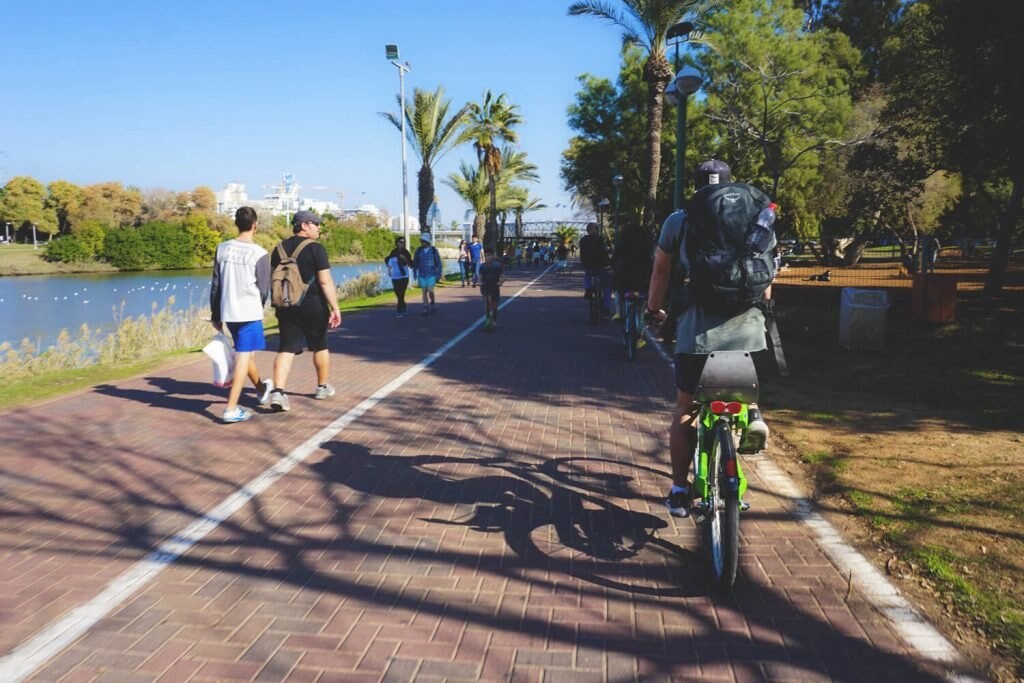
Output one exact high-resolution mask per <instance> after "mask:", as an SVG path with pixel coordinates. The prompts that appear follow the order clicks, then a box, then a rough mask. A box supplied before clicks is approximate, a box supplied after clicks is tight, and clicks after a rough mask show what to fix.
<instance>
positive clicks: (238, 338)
mask: <svg viewBox="0 0 1024 683" xmlns="http://www.w3.org/2000/svg"><path fill="white" fill-rule="evenodd" d="M227 326H228V330H229V331H230V332H231V339H233V340H234V342H235V351H238V352H239V353H245V352H247V351H262V350H263V349H265V348H267V340H266V338H265V337H264V336H263V321H262V320H253V321H252V322H247V323H227Z"/></svg>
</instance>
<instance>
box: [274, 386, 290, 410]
mask: <svg viewBox="0 0 1024 683" xmlns="http://www.w3.org/2000/svg"><path fill="white" fill-rule="evenodd" d="M270 409H271V410H273V411H274V412H275V413H286V412H288V411H289V410H290V409H291V406H290V405H289V404H288V395H287V394H285V393H284V392H283V391H281V390H280V389H274V391H273V392H271V394H270Z"/></svg>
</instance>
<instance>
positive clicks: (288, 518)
mask: <svg viewBox="0 0 1024 683" xmlns="http://www.w3.org/2000/svg"><path fill="white" fill-rule="evenodd" d="M539 272H540V271H539V270H537V271H530V270H523V271H519V272H518V273H515V274H514V277H512V278H510V280H509V282H508V283H506V286H505V288H504V293H505V294H506V296H507V295H510V294H512V293H514V292H515V291H517V290H518V289H519V286H520V285H521V284H523V283H525V282H527V281H528V280H529V279H530V278H533V277H535V276H536V275H537V274H538V273H539ZM579 286H580V278H579V275H578V273H569V274H565V275H547V276H545V277H544V278H543V279H541V280H540V282H538V283H537V284H536V285H534V286H533V287H531V288H530V289H529V290H528V291H526V292H525V293H524V294H523V295H522V296H521V297H520V298H519V299H517V300H516V301H514V302H512V303H511V305H509V306H508V307H507V308H506V309H505V310H504V312H503V313H502V319H501V327H500V329H498V330H497V331H495V332H494V333H492V334H487V333H485V332H483V331H480V330H477V331H474V332H472V333H471V334H470V335H469V336H468V337H466V338H465V339H464V340H462V341H461V342H460V343H458V344H457V345H456V346H454V347H453V348H452V349H451V350H450V351H448V352H447V353H446V354H445V355H444V356H442V357H440V358H439V359H437V360H436V362H434V363H433V364H432V365H431V366H430V367H429V368H428V369H427V370H426V371H424V372H422V373H420V374H418V375H416V376H415V377H413V378H412V379H411V380H410V381H408V383H406V384H404V385H403V386H401V387H400V388H398V389H397V390H396V391H394V393H392V394H391V395H390V396H388V397H387V398H386V399H385V400H384V401H382V402H381V403H379V404H378V405H376V406H375V407H372V408H371V409H370V410H368V411H366V412H365V413H364V414H362V415H361V416H360V417H358V419H356V420H355V421H354V422H352V423H351V424H349V425H348V426H347V427H345V429H344V430H343V431H341V432H340V433H338V434H337V435H336V436H333V437H332V438H328V439H326V440H325V441H323V443H314V444H312V448H313V452H312V453H311V454H310V456H309V457H308V458H307V459H306V460H305V461H303V462H301V463H300V464H299V465H298V466H296V467H295V468H294V469H293V470H291V471H290V472H289V473H288V474H287V475H285V476H283V477H282V478H281V479H280V480H278V481H277V482H276V483H274V484H273V486H271V487H270V488H269V489H268V490H267V491H266V492H264V493H262V494H261V495H259V496H257V497H255V498H254V499H253V500H251V501H250V502H248V503H247V504H246V505H245V506H244V507H243V508H242V509H241V510H240V511H239V512H238V513H237V514H234V515H233V516H231V517H230V518H229V519H228V520H226V521H225V522H224V523H223V524H222V525H221V526H219V527H218V528H217V529H216V530H215V531H213V532H212V533H211V534H210V535H208V536H206V537H205V538H204V539H202V540H201V541H199V542H198V543H196V545H195V546H194V547H192V548H191V549H190V550H188V551H187V552H186V553H185V554H184V555H183V556H182V557H180V558H178V559H177V561H176V562H174V563H172V564H170V565H169V566H167V567H166V568H165V569H164V571H162V572H161V573H159V574H158V575H157V576H156V578H154V579H153V580H152V581H151V582H149V583H148V584H146V585H145V586H143V587H142V588H141V589H140V590H138V591H137V592H135V593H133V594H131V596H130V597H129V598H128V599H127V600H125V601H124V602H123V603H121V604H120V605H118V606H117V607H115V608H114V609H113V610H112V611H111V612H110V613H109V614H108V615H107V616H105V617H104V618H102V619H100V620H99V621H98V623H96V624H95V625H93V626H92V627H91V628H90V629H89V630H88V631H87V632H86V633H85V634H84V635H83V636H82V637H80V638H78V639H77V640H74V641H73V642H71V643H69V644H68V646H67V647H64V648H63V649H62V650H60V651H59V652H58V653H57V654H55V656H53V657H52V658H51V659H49V661H48V662H46V663H45V664H44V665H43V666H42V667H41V668H38V669H37V670H36V671H35V674H34V675H33V676H32V677H31V679H30V680H36V681H94V680H95V681H155V680H159V681H189V680H194V681H233V680H246V681H247V680H259V681H283V680H287V681H323V682H326V681H362V680H366V681H378V680H388V681H406V680H424V681H426V680H496V681H504V680H515V681H540V680H543V681H576V680H580V681H590V680H594V681H632V680H644V681H648V680H652V681H653V680H668V679H673V680H698V679H699V680H740V681H748V680H773V681H774V680H794V681H809V680H842V681H879V680H889V681H907V680H937V679H936V678H935V677H934V676H933V675H930V674H927V673H925V670H924V669H923V668H922V667H921V666H920V665H919V664H917V663H915V661H914V658H913V657H912V656H911V654H910V653H909V652H908V650H907V649H906V646H905V645H904V644H903V643H902V642H901V641H900V640H899V638H897V637H896V635H895V634H894V631H893V630H892V628H891V627H890V626H889V625H887V623H886V622H885V620H884V619H882V617H881V616H880V615H879V613H878V612H876V611H875V610H874V609H873V608H872V607H870V606H869V605H868V604H867V603H866V601H865V600H864V598H863V597H862V596H861V595H860V594H859V592H858V591H856V590H853V591H852V592H850V591H849V590H848V584H847V579H846V577H844V576H843V575H842V574H841V573H840V572H839V571H838V570H837V569H836V568H835V567H834V566H833V565H832V563H831V562H830V561H829V560H828V559H827V558H826V557H825V555H823V553H822V552H821V551H820V550H819V548H818V547H817V545H816V544H815V543H814V541H813V539H812V536H811V534H810V532H809V531H808V530H807V528H806V527H805V526H804V525H802V524H798V523H797V522H795V521H794V519H793V518H792V516H791V515H790V513H789V508H790V507H791V501H789V500H787V499H785V498H782V497H780V496H775V495H772V493H771V492H770V491H766V490H765V489H764V486H763V484H762V481H761V479H760V477H759V474H758V471H759V464H758V463H759V460H758V459H757V458H752V459H749V460H748V461H747V467H748V470H749V471H750V476H751V491H752V493H751V495H750V497H749V499H750V501H751V502H752V503H753V506H754V507H753V509H752V510H751V511H750V512H749V513H747V514H746V515H745V516H744V518H743V521H742V533H743V539H742V558H741V573H742V577H741V580H740V582H739V586H738V588H737V591H736V594H735V596H734V597H732V598H728V599H726V598H722V597H717V596H714V595H712V594H711V593H709V590H708V585H707V582H706V580H705V562H704V558H703V556H702V554H701V549H700V544H699V539H698V536H697V534H696V531H695V528H694V526H693V523H692V522H691V521H690V520H674V519H671V518H669V517H667V516H666V515H665V514H663V507H662V498H661V496H662V495H663V493H664V491H665V489H666V487H667V486H668V484H669V479H668V477H667V462H666V460H667V458H666V430H665V425H664V423H665V415H666V414H667V411H668V410H669V407H670V401H671V398H672V396H673V391H674V390H673V387H672V384H671V378H670V373H669V370H668V368H667V366H666V365H665V363H664V361H663V360H662V359H661V358H660V357H658V356H657V354H655V353H654V351H653V350H651V349H645V350H642V351H641V352H640V354H639V356H640V357H639V359H638V360H637V361H636V362H635V363H629V362H627V361H626V360H625V355H624V352H623V351H622V349H621V347H620V346H619V345H618V337H617V335H616V334H615V328H614V326H613V325H612V324H610V323H607V324H604V325H602V326H599V327H592V326H590V325H588V324H587V323H586V322H585V318H586V311H585V309H584V307H583V305H582V301H581V300H580V299H579V297H578V288H579ZM417 294H418V291H415V290H414V291H413V292H412V295H413V296H414V297H415V295H417ZM439 301H440V305H439V308H440V312H439V313H438V314H437V315H436V316H433V317H430V318H421V317H420V316H419V315H415V314H417V313H418V312H419V306H418V305H413V306H411V307H410V312H412V313H414V315H412V316H410V317H409V318H406V319H404V320H396V319H395V318H394V316H393V312H392V311H390V310H376V311H370V312H366V313H363V314H360V315H354V316H350V317H348V318H347V319H346V321H345V325H344V326H343V327H342V328H341V329H340V330H339V331H338V332H337V333H332V335H331V348H332V350H333V351H334V352H336V355H335V356H334V366H333V370H332V375H333V378H334V381H335V384H336V386H337V387H338V390H339V391H338V394H337V395H336V396H335V397H334V398H333V399H332V400H330V401H322V402H320V401H314V400H312V397H311V393H312V385H313V380H312V372H311V365H312V364H311V362H310V358H309V356H308V355H304V356H300V357H299V358H297V359H296V363H295V366H294V370H293V373H292V379H291V386H290V387H289V388H290V389H291V390H292V391H293V392H298V394H299V395H295V396H293V397H292V411H291V412H290V413H287V414H271V413H265V412H260V414H258V415H257V417H256V418H255V419H254V420H252V421H250V422H248V423H244V424H238V425H222V424H220V423H219V422H218V421H217V417H218V416H219V414H220V411H221V410H222V408H223V401H224V396H223V392H221V391H219V390H216V389H214V388H213V387H212V386H211V385H210V384H209V377H208V375H209V368H208V364H207V363H206V362H204V361H203V360H196V361H195V362H194V363H190V364H187V365H184V366H181V367H178V368H175V369H174V370H173V371H170V372H166V373H163V374H162V375H161V376H151V377H140V378H137V379H134V380H131V381H125V382H118V383H117V384H113V385H106V386H99V387H95V388H94V389H92V390H90V391H87V392H84V393H80V394H76V395H74V396H69V397H66V398H63V399H60V400H56V401H52V402H49V403H46V404H45V405H41V406H38V407H34V408H30V409H24V410H14V411H9V412H7V413H5V414H3V415H2V416H0V417H2V425H3V434H4V437H5V438H4V440H3V443H2V444H0V654H3V653H9V652H12V651H15V652H20V651H18V650H16V648H17V647H18V646H19V644H21V643H24V642H25V641H27V640H28V639H29V638H30V637H32V636H33V634H36V633H37V632H39V631H40V630H41V629H43V628H44V627H46V626H47V625H48V624H51V623H52V622H54V621H55V620H57V619H58V618H60V617H61V616H62V615H64V614H65V613H67V612H68V610H70V609H72V608H74V607H76V606H79V605H82V604H83V603H85V602H87V601H89V600H90V599H92V598H94V597H95V596H96V595H97V594H99V593H100V592H101V591H102V590H103V588H104V586H106V585H107V583H108V582H110V581H111V580H113V579H115V578H116V577H118V576H119V575H120V574H121V573H122V572H125V571H126V570H128V569H130V568H131V567H133V565H135V564H136V563H137V562H138V561H139V560H140V559H142V558H144V557H145V556H146V555H147V554H148V553H150V552H151V551H153V550H154V549H155V548H157V547H158V546H159V545H160V544H161V543H162V542H163V541H165V540H166V538H167V537H168V536H169V535H171V534H173V533H175V532H177V531H179V530H181V529H182V528H183V527H185V526H187V525H188V524H189V523H191V522H192V521H194V520H195V518H196V517H201V516H202V515H203V514H204V513H205V512H206V511H208V510H210V509H211V508H212V507H214V506H215V505H217V504H218V503H219V502H220V501H221V500H223V499H224V498H225V497H226V496H228V495H230V494H231V493H232V492H233V491H235V490H236V489H237V488H238V487H240V486H242V485H244V484H245V483H246V482H248V481H250V480H251V479H253V478H254V477H256V476H257V475H259V474H260V473H261V472H263V471H264V470H266V469H267V468H268V467H270V466H272V465H273V464H274V463H276V462H278V461H279V460H280V459H281V458H282V457H284V456H286V455H287V454H289V453H290V452H292V451H293V450H294V449H296V448H297V447H298V446H300V445H301V444H303V442H306V441H307V440H308V439H309V438H310V437H311V436H313V435H315V434H316V433H317V432H318V431H319V430H321V429H323V428H324V427H325V426H326V425H329V424H330V423H331V422H332V421H334V420H336V419H337V418H338V417H339V416H340V415H342V414H344V413H345V412H346V411H349V410H350V409H352V408H353V407H354V406H357V405H358V404H359V403H360V402H361V401H363V400H364V399H366V398H367V397H369V396H371V395H372V394H373V393H374V392H375V391H377V390H378V389H380V388H381V387H382V386H384V385H385V384H387V383H388V382H390V381H391V380H393V379H395V378H396V377H398V376H399V375H400V374H401V373H402V372H403V371H404V370H405V369H407V368H408V367H409V366H411V365H413V364H415V363H417V362H419V361H420V360H422V359H423V358H424V357H425V356H427V355H428V354H430V353H431V352H433V351H435V350H436V349H438V348H439V347H440V346H441V345H442V344H443V343H444V342H446V341H447V340H449V339H451V338H452V337H454V336H455V335H456V334H458V333H459V332H460V331H462V330H464V329H465V328H466V327H467V326H468V325H469V324H470V323H471V322H472V321H473V320H474V319H475V318H476V317H477V316H478V315H479V313H480V310H481V303H480V301H479V296H478V295H477V293H476V292H475V291H474V290H470V289H469V288H466V289H462V288H460V287H458V286H455V287H448V288H445V289H443V290H441V291H440V294H439ZM271 361H272V355H271V354H269V353H263V354H259V358H258V362H259V364H260V366H261V368H262V369H263V370H264V372H265V373H269V370H270V365H271ZM246 401H248V403H249V404H250V405H251V404H252V403H253V401H254V399H253V397H252V394H251V391H249V392H248V393H247V394H246V395H245V396H244V397H243V404H244V403H245V402H246Z"/></svg>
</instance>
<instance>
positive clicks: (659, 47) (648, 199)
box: [569, 0, 706, 231]
mask: <svg viewBox="0 0 1024 683" xmlns="http://www.w3.org/2000/svg"><path fill="white" fill-rule="evenodd" d="M705 1H706V0H705ZM620 2H621V4H622V5H623V9H622V11H620V10H619V9H617V8H616V7H614V6H612V5H611V4H609V3H608V2H602V1H601V0H584V1H582V2H574V3H573V4H572V5H570V6H569V15H570V16H582V15H588V16H592V17H597V18H599V19H604V20H605V21H610V22H611V23H612V24H614V25H615V26H617V27H618V28H620V29H622V43H623V45H639V46H641V47H642V48H643V49H644V50H645V51H646V52H647V61H646V62H645V63H644V82H646V83H647V155H648V161H649V165H648V167H647V193H646V195H645V196H644V211H643V219H642V220H643V223H644V225H645V226H647V227H648V228H649V229H650V230H652V231H653V230H654V229H655V227H656V218H657V217H656V216H655V215H654V212H655V202H656V201H657V199H658V173H659V172H660V170H661V119H662V108H663V104H662V96H663V94H664V92H665V86H666V85H668V82H669V81H671V80H672V77H673V76H674V73H673V71H672V65H671V64H670V63H669V61H668V58H667V57H666V56H665V39H666V34H667V32H668V30H669V28H671V27H672V26H673V25H675V24H677V23H678V22H679V21H681V20H682V18H683V15H685V14H686V13H687V12H688V11H689V10H690V9H692V8H693V7H694V6H695V5H697V4H699V3H701V2H702V0H620Z"/></svg>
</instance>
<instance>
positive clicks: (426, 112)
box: [380, 85, 470, 230]
mask: <svg viewBox="0 0 1024 683" xmlns="http://www.w3.org/2000/svg"><path fill="white" fill-rule="evenodd" d="M396 98H397V99H398V106H399V107H401V106H402V98H401V96H396ZM451 108H452V101H451V100H450V99H447V98H445V96H444V86H440V85H439V86H438V87H437V90H435V91H433V92H431V91H429V90H422V89H420V88H416V89H415V90H414V91H413V96H412V100H411V101H410V102H406V103H405V123H406V128H405V137H406V140H408V141H409V145H410V146H411V147H412V149H413V152H415V153H416V156H418V157H419V159H420V163H421V165H420V170H419V173H418V174H417V177H416V181H417V182H416V189H417V191H418V193H419V206H418V208H419V220H420V229H421V230H425V229H427V211H428V210H429V209H430V204H431V202H433V201H434V168H433V167H434V164H435V163H436V162H437V161H438V160H439V159H440V158H441V157H443V156H444V155H445V154H446V153H447V152H449V151H451V150H452V149H454V148H455V147H458V146H459V145H461V144H463V143H464V142H468V141H469V140H470V137H469V134H468V129H467V128H466V124H467V123H468V120H469V118H468V117H469V104H464V105H463V106H462V108H461V109H459V110H458V111H456V112H454V113H452V114H451V115H450V116H449V111H450V110H451ZM380 115H381V116H383V117H384V118H386V119H387V120H388V121H390V122H391V123H392V124H393V125H394V126H395V128H397V129H398V130H402V121H401V119H399V118H398V115H397V114H394V113H392V112H381V114H380Z"/></svg>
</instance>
